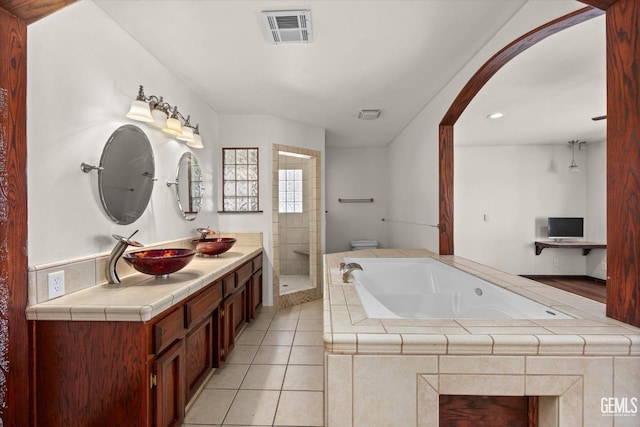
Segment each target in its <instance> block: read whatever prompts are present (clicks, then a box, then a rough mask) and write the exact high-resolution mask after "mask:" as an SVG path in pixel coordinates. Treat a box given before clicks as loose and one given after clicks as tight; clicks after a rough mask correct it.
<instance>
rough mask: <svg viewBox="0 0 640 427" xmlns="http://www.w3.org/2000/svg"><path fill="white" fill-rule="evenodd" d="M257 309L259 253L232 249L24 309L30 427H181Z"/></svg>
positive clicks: (253, 249)
mask: <svg viewBox="0 0 640 427" xmlns="http://www.w3.org/2000/svg"><path fill="white" fill-rule="evenodd" d="M261 304H262V247H258V246H244V247H243V246H239V247H234V250H233V251H230V252H228V253H225V254H224V255H222V256H220V257H218V258H200V257H197V258H196V259H194V260H193V261H192V262H191V264H189V265H188V266H187V267H185V268H184V269H183V270H181V271H180V272H177V273H174V274H171V275H170V276H169V277H168V278H157V279H156V278H154V277H152V276H146V275H142V274H133V275H131V276H128V277H126V278H125V279H123V281H122V283H121V284H118V285H108V284H105V285H99V286H94V287H91V288H88V289H85V290H82V291H79V292H75V293H72V294H69V295H66V296H64V297H61V298H57V299H55V300H51V301H47V302H46V303H42V304H36V305H33V306H30V307H29V308H28V309H27V317H28V318H29V319H30V320H31V322H30V327H31V334H32V339H33V343H34V350H35V351H34V356H33V357H34V362H35V363H33V366H35V372H34V373H33V374H34V377H35V378H36V396H37V397H36V402H35V408H36V409H35V416H36V420H35V425H42V426H45V425H47V426H63V425H64V426H105V425H114V426H115V425H121V426H124V425H129V426H180V425H182V422H183V420H184V413H185V407H186V405H187V404H188V402H189V401H190V400H191V399H192V398H193V397H194V396H195V395H196V394H197V392H198V390H199V388H200V387H201V385H202V384H203V383H204V381H205V380H206V378H207V377H208V376H209V374H211V372H212V371H213V369H214V368H216V367H219V366H220V364H221V363H224V361H225V360H226V359H227V358H228V357H229V354H230V352H231V351H232V349H233V346H234V342H235V340H236V336H237V334H238V333H239V332H240V331H241V330H242V329H243V328H244V326H245V325H246V324H247V323H248V322H250V321H251V319H252V318H253V317H254V316H255V313H256V310H257V309H258V308H259V306H260V305H261Z"/></svg>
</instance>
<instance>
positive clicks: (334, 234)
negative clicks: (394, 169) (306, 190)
mask: <svg viewBox="0 0 640 427" xmlns="http://www.w3.org/2000/svg"><path fill="white" fill-rule="evenodd" d="M388 159H389V149H388V147H378V148H333V147H332V148H327V179H326V181H327V197H326V201H327V211H328V212H327V214H326V219H327V252H329V253H332V252H341V251H348V250H351V249H350V248H351V246H350V242H351V240H360V239H364V240H377V241H378V244H379V247H389V239H388V234H387V230H388V225H389V224H390V223H389V222H383V221H382V218H385V217H386V216H387V212H388V204H389V175H390V173H389V160H388ZM372 197H373V199H374V202H373V203H339V202H338V199H339V198H343V199H369V198H372Z"/></svg>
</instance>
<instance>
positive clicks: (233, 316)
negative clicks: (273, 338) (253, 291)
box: [223, 286, 247, 360]
mask: <svg viewBox="0 0 640 427" xmlns="http://www.w3.org/2000/svg"><path fill="white" fill-rule="evenodd" d="M223 306H224V314H223V316H224V317H223V322H224V331H223V335H224V337H223V343H224V344H223V349H224V360H226V359H227V358H228V355H229V352H231V350H233V347H234V344H235V337H236V335H238V333H240V330H241V329H242V328H243V327H244V324H245V323H246V322H247V288H246V286H242V288H239V290H238V291H236V292H235V293H234V294H233V295H231V296H230V297H227V299H225V300H224V303H223Z"/></svg>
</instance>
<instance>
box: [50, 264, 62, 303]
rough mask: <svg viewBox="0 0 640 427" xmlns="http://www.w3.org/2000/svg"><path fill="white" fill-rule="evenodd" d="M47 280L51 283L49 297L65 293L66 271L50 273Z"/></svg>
mask: <svg viewBox="0 0 640 427" xmlns="http://www.w3.org/2000/svg"><path fill="white" fill-rule="evenodd" d="M47 282H48V284H49V299H51V298H56V297H61V296H62V295H64V271H56V272H54V273H49V275H48V276H47Z"/></svg>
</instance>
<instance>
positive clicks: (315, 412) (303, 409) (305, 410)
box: [275, 391, 324, 427]
mask: <svg viewBox="0 0 640 427" xmlns="http://www.w3.org/2000/svg"><path fill="white" fill-rule="evenodd" d="M323 414H324V396H323V393H322V392H319V391H283V392H282V394H281V396H280V402H279V404H278V411H277V412H276V419H275V425H278V426H298V427H302V426H323V425H324V417H323Z"/></svg>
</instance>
